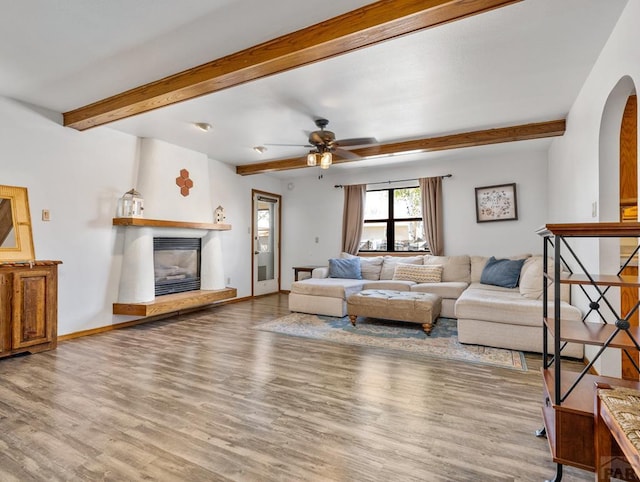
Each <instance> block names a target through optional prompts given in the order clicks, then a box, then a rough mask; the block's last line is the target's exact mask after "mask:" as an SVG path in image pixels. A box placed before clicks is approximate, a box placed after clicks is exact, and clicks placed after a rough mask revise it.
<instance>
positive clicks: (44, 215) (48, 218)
mask: <svg viewBox="0 0 640 482" xmlns="http://www.w3.org/2000/svg"><path fill="white" fill-rule="evenodd" d="M42 220H43V221H51V213H50V212H49V210H48V209H43V210H42Z"/></svg>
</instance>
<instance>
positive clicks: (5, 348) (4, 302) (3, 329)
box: [0, 271, 11, 355]
mask: <svg viewBox="0 0 640 482" xmlns="http://www.w3.org/2000/svg"><path fill="white" fill-rule="evenodd" d="M10 352H11V273H6V272H4V271H0V355H3V354H5V353H10Z"/></svg>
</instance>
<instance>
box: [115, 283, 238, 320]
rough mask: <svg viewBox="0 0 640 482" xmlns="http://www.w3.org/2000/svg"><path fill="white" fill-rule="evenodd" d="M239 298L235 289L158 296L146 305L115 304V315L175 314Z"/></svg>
mask: <svg viewBox="0 0 640 482" xmlns="http://www.w3.org/2000/svg"><path fill="white" fill-rule="evenodd" d="M236 296H238V293H237V290H236V289H235V288H229V287H227V288H224V289H221V290H197V291H187V292H185V293H174V294H171V295H164V296H158V297H157V298H156V299H155V300H153V301H148V302H145V303H114V304H113V314H114V315H130V316H152V315H162V314H165V313H174V312H176V311H180V310H186V309H189V308H198V307H199V306H206V305H210V304H212V303H215V302H216V301H222V300H227V299H230V298H235V297H236Z"/></svg>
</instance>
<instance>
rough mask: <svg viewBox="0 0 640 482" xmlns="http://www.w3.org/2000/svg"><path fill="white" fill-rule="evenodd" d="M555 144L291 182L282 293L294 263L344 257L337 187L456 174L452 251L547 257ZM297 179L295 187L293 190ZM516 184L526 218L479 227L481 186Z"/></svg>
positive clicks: (446, 188)
mask: <svg viewBox="0 0 640 482" xmlns="http://www.w3.org/2000/svg"><path fill="white" fill-rule="evenodd" d="M547 145H548V141H525V142H521V143H514V144H509V145H507V144H504V145H501V146H491V147H483V148H474V149H463V150H460V151H458V152H457V153H455V154H453V153H442V154H441V155H439V156H435V157H434V158H429V160H428V161H426V160H425V161H419V162H417V163H412V164H411V165H408V166H405V167H396V168H386V169H374V168H366V169H350V170H341V171H338V170H334V171H332V170H331V168H329V169H328V170H327V171H323V172H322V174H323V178H322V179H318V178H317V175H318V174H320V173H321V171H320V169H317V170H316V172H315V173H314V175H313V176H308V177H304V178H299V179H294V180H292V181H284V182H283V201H282V203H283V212H284V215H283V218H284V225H283V230H284V231H283V232H284V235H283V238H284V239H283V242H284V245H283V264H282V270H283V273H282V275H283V276H282V278H283V282H282V288H283V289H289V288H290V286H291V282H292V281H293V272H292V269H291V268H292V266H295V265H300V264H318V265H326V264H327V260H328V259H329V258H331V257H335V256H336V255H338V254H339V253H340V247H341V233H342V209H343V192H342V189H336V188H335V187H334V185H335V184H361V183H371V182H384V181H389V180H399V179H415V178H418V177H429V176H439V175H445V174H452V177H451V178H446V179H444V180H443V198H444V199H443V204H444V218H445V224H444V232H445V240H444V241H445V254H449V255H455V254H473V255H484V256H490V255H496V256H498V257H500V256H509V255H515V254H520V253H540V252H542V240H541V238H540V237H539V236H537V235H536V234H535V230H536V229H537V228H538V227H540V226H542V225H543V224H545V222H546V217H545V216H546V195H547V189H546V179H547V155H546V146H547ZM432 157H433V156H432ZM290 182H292V183H293V185H294V187H293V189H288V188H287V185H288V184H289V183H290ZM512 182H515V183H516V188H517V202H518V220H516V221H499V222H490V223H476V215H475V189H474V188H475V187H481V186H490V185H495V184H503V183H505V184H506V183H512ZM380 187H384V186H380ZM316 237H317V238H319V239H318V243H316V242H315V239H316Z"/></svg>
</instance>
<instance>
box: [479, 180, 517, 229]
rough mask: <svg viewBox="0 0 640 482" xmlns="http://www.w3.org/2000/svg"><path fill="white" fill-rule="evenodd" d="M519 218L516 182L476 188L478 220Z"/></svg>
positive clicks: (482, 221) (484, 221)
mask: <svg viewBox="0 0 640 482" xmlns="http://www.w3.org/2000/svg"><path fill="white" fill-rule="evenodd" d="M515 219H518V205H517V202H516V183H515V182H514V183H511V184H498V185H496V186H485V187H477V188H476V222H478V223H486V222H489V221H512V220H515Z"/></svg>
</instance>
